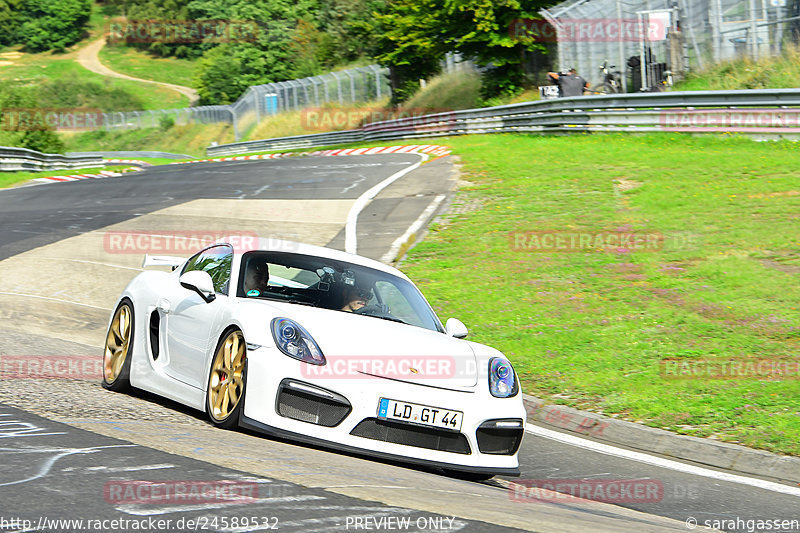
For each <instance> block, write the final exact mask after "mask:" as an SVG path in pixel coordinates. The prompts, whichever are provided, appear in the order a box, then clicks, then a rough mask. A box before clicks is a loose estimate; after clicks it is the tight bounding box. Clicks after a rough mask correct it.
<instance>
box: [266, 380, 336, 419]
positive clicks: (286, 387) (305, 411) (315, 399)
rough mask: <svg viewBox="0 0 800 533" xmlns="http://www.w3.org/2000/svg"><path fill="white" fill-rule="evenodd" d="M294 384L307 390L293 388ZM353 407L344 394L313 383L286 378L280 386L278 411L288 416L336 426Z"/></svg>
mask: <svg viewBox="0 0 800 533" xmlns="http://www.w3.org/2000/svg"><path fill="white" fill-rule="evenodd" d="M293 385H294V386H295V387H303V388H304V389H305V390H298V388H292V386H293ZM351 409H352V407H351V406H350V402H348V401H347V399H346V398H345V397H344V396H342V395H340V394H336V393H334V392H331V391H326V390H325V389H321V388H319V387H314V386H313V385H307V384H304V383H301V382H297V381H293V380H288V379H285V380H283V381H282V382H281V384H280V387H279V388H278V401H277V411H278V414H279V415H281V416H285V417H286V418H291V419H293V420H300V421H301V422H309V423H311V424H316V425H318V426H325V427H335V426H338V425H339V424H341V422H342V420H344V419H345V418H346V417H347V415H349V414H350V411H351Z"/></svg>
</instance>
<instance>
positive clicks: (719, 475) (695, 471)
mask: <svg viewBox="0 0 800 533" xmlns="http://www.w3.org/2000/svg"><path fill="white" fill-rule="evenodd" d="M525 431H527V432H528V433H530V434H531V435H536V436H537V437H544V438H546V439H550V440H555V441H558V442H563V443H564V444H569V445H572V446H577V447H579V448H584V449H586V450H591V451H593V452H598V453H603V454H606V455H612V456H614V457H621V458H623V459H629V460H631V461H638V462H640V463H644V464H648V465H653V466H658V467H661V468H668V469H670V470H675V471H677V472H684V473H686V474H691V475H694V476H703V477H709V478H712V479H717V480H719V481H727V482H730V483H739V484H740V485H750V486H751V487H757V488H759V489H764V490H771V491H773V492H780V493H782V494H789V495H792V496H800V488H796V487H790V486H788V485H781V484H780V483H773V482H772V481H764V480H763V479H757V478H751V477H745V476H738V475H736V474H728V473H726V472H719V471H717V470H711V469H708V468H703V467H700V466H694V465H687V464H685V463H681V462H678V461H672V460H670V459H664V458H663V457H656V456H654V455H648V454H646V453H640V452H634V451H631V450H625V449H623V448H617V447H616V446H610V445H608V444H602V443H599V442H594V441H591V440H588V439H583V438H580V437H576V436H574V435H567V434H565V433H561V432H559V431H553V430H552V429H546V428H543V427H539V426H534V425H528V426H527V427H526V428H525Z"/></svg>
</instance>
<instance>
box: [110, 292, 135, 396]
mask: <svg viewBox="0 0 800 533" xmlns="http://www.w3.org/2000/svg"><path fill="white" fill-rule="evenodd" d="M133 326H134V322H133V303H132V302H131V301H130V300H129V299H127V298H125V299H124V300H122V301H121V302H120V304H119V306H118V307H117V310H116V311H114V316H113V318H112V319H111V325H110V326H109V327H108V333H107V334H106V348H105V352H104V354H103V387H105V388H106V389H108V390H112V391H115V392H123V391H126V390H128V389H129V388H130V386H131V381H130V376H131V353H133V332H134V327H133Z"/></svg>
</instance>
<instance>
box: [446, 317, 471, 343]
mask: <svg viewBox="0 0 800 533" xmlns="http://www.w3.org/2000/svg"><path fill="white" fill-rule="evenodd" d="M444 332H445V333H447V334H448V335H450V336H451V337H455V338H456V339H463V338H465V337H466V336H467V334H468V333H469V332H468V331H467V326H465V325H464V323H463V322H461V321H460V320H459V319H457V318H448V319H447V322H446V323H445V325H444Z"/></svg>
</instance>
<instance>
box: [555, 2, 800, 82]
mask: <svg viewBox="0 0 800 533" xmlns="http://www.w3.org/2000/svg"><path fill="white" fill-rule="evenodd" d="M541 14H542V16H543V17H544V18H545V19H546V20H547V21H548V22H549V23H550V24H551V25H552V26H553V28H554V29H555V33H556V38H557V46H558V64H559V67H560V68H561V69H562V70H564V69H567V68H571V67H572V68H576V69H577V70H578V73H579V74H580V75H581V76H583V77H584V78H586V79H587V80H589V81H590V82H591V83H592V85H595V84H601V83H603V82H604V81H605V75H604V72H603V71H602V70H601V69H598V67H600V66H601V65H602V64H604V62H606V61H608V63H609V65H610V64H614V65H615V67H616V69H618V70H619V71H620V72H621V73H622V76H621V78H622V79H621V81H622V84H623V90H626V91H637V90H656V89H658V88H660V87H663V84H664V83H665V82H668V81H670V77H671V76H677V77H679V76H681V75H683V74H684V73H686V72H687V71H689V70H695V69H701V70H702V69H704V68H706V67H708V66H710V65H713V64H715V63H719V62H720V61H725V60H729V59H734V58H738V57H743V56H746V57H750V58H752V59H759V58H762V57H766V56H769V55H775V54H779V53H780V52H781V51H782V50H783V49H784V47H786V46H790V45H791V44H792V43H794V42H796V41H797V35H798V31H797V30H798V28H800V25H798V22H800V16H798V15H800V0H788V3H787V0H567V1H566V2H562V3H560V4H558V5H556V6H554V7H552V8H550V9H545V10H542V11H541Z"/></svg>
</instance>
